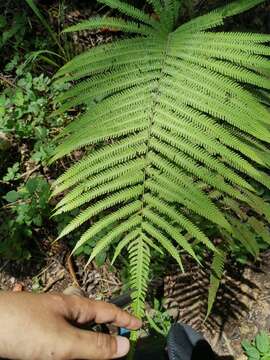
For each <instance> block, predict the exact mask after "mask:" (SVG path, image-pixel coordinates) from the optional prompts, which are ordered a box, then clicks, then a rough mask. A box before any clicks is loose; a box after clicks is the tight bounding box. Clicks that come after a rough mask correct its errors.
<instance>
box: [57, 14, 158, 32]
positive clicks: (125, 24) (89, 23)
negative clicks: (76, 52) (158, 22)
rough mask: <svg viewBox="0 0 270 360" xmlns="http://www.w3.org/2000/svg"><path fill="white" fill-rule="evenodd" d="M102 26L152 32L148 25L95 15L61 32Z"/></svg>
mask: <svg viewBox="0 0 270 360" xmlns="http://www.w3.org/2000/svg"><path fill="white" fill-rule="evenodd" d="M102 28H106V29H107V28H108V29H116V30H118V31H123V32H128V33H137V34H141V35H151V34H152V33H153V31H152V29H151V28H150V27H148V26H144V25H139V24H138V23H136V22H131V21H124V20H122V19H117V18H110V17H106V18H104V17H95V18H91V19H89V20H84V21H82V22H80V23H79V24H77V25H73V26H70V27H68V28H66V29H64V31H63V32H65V33H68V32H75V31H82V30H97V29H98V30H99V29H102Z"/></svg>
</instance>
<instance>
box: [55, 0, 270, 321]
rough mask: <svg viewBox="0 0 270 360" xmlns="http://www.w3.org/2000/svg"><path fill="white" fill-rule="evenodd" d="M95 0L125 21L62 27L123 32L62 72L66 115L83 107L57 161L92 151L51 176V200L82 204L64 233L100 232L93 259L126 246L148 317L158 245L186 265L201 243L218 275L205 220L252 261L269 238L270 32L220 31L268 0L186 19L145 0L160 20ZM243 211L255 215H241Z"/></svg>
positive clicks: (219, 261) (168, 5)
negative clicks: (265, 195) (266, 99)
mask: <svg viewBox="0 0 270 360" xmlns="http://www.w3.org/2000/svg"><path fill="white" fill-rule="evenodd" d="M99 2H100V3H102V4H104V5H108V6H110V7H111V8H113V9H116V10H118V12H120V13H122V14H123V15H125V19H119V18H112V17H96V18H92V19H89V20H88V21H84V22H82V23H80V24H78V25H75V26H73V27H71V28H68V29H67V30H66V31H79V30H84V29H94V30H95V29H100V28H101V29H102V28H106V29H112V30H113V29H116V30H117V31H119V32H120V31H121V32H123V33H127V34H126V36H125V37H124V38H123V37H122V38H121V39H119V40H116V41H114V42H112V43H110V44H104V45H100V46H97V47H95V48H93V49H90V50H88V51H86V52H85V53H83V54H80V55H79V56H77V57H75V58H74V59H73V60H71V61H70V62H69V63H67V64H66V65H65V66H64V67H63V68H62V69H60V71H59V72H58V73H57V75H56V77H57V81H58V82H60V83H66V82H72V83H73V86H72V87H71V88H70V89H69V90H67V91H66V92H64V93H63V94H61V95H60V96H59V97H58V99H57V101H58V102H60V103H61V106H60V108H59V110H58V112H64V111H66V110H69V109H71V108H74V107H77V106H79V105H84V106H85V107H86V111H85V112H84V113H83V114H82V115H81V116H80V117H79V118H78V119H75V120H74V121H73V122H72V123H71V124H69V125H68V126H67V127H66V128H65V130H64V131H63V133H62V134H61V136H60V137H59V141H60V144H59V145H58V147H57V149H56V152H55V155H54V158H53V160H57V159H59V158H61V157H63V156H65V155H68V154H70V153H71V152H72V151H74V150H76V149H79V148H82V147H83V148H85V149H86V151H87V154H86V155H85V156H84V158H83V159H81V160H80V161H78V162H77V163H75V164H74V165H72V166H71V167H70V169H69V170H67V171H66V172H65V173H64V174H63V175H62V176H60V177H59V178H58V180H57V181H56V182H55V184H54V195H58V194H60V193H64V197H63V198H62V200H61V201H60V202H59V203H58V205H57V207H56V212H55V213H56V214H61V213H64V212H68V211H72V210H74V209H78V208H79V209H81V211H80V213H79V215H78V216H77V217H75V218H74V219H73V220H72V221H71V222H70V223H69V224H68V225H67V226H66V228H65V229H64V230H63V231H62V232H61V234H60V236H59V237H63V236H65V235H67V234H69V233H71V232H72V231H74V230H75V229H77V228H78V227H79V226H81V225H84V227H83V228H85V226H86V227H87V228H86V231H84V232H83V234H82V236H81V238H80V240H79V241H78V243H77V245H76V247H75V250H77V249H79V248H80V247H81V246H83V245H84V244H88V243H89V244H91V242H93V241H94V239H96V238H97V236H98V235H99V234H100V233H101V232H102V234H104V235H103V236H102V237H101V238H100V240H99V241H98V242H97V243H96V245H95V247H94V249H93V251H92V253H91V256H90V259H89V261H92V260H93V259H94V258H95V257H96V256H97V255H98V254H100V253H101V252H102V251H104V249H107V248H108V247H109V246H113V247H114V248H115V258H116V257H117V255H119V254H120V253H121V252H122V251H124V249H127V250H128V253H129V259H130V274H131V287H132V288H134V289H135V291H134V293H133V299H134V301H133V309H134V313H135V314H136V315H137V316H143V313H144V302H145V295H146V291H147V282H148V279H149V269H150V266H151V265H150V261H151V252H153V251H162V252H167V253H168V254H170V255H171V256H172V257H173V258H174V259H175V261H176V262H177V263H178V264H179V266H180V267H181V268H183V264H182V261H181V251H186V252H187V253H188V254H190V256H192V257H193V258H195V259H196V260H197V261H199V259H198V257H197V254H196V253H195V250H194V249H195V247H194V246H193V243H196V244H198V243H201V244H202V245H203V246H205V248H207V249H209V250H210V251H212V252H213V253H214V254H216V255H215V257H214V259H215V260H214V262H213V267H215V264H216V265H217V266H216V267H217V272H218V276H219V273H220V272H221V271H222V267H223V260H225V255H223V254H220V252H219V251H218V250H216V248H215V246H214V245H213V243H212V241H211V240H210V239H209V238H208V237H207V236H206V234H205V233H204V232H203V231H202V230H201V229H200V228H199V227H198V221H197V220H198V218H201V219H206V221H208V222H210V223H213V224H215V225H217V226H218V227H219V229H221V232H222V233H223V234H224V239H225V240H226V239H227V241H228V242H229V241H230V239H234V240H235V241H241V243H242V244H243V245H244V246H245V247H246V248H247V249H248V251H249V252H251V253H252V254H253V255H255V256H256V255H257V252H258V251H257V249H258V245H257V242H256V234H259V235H260V236H261V232H262V231H263V232H264V233H267V234H268V232H267V228H266V226H265V225H266V223H267V222H268V221H269V220H270V207H269V205H268V204H267V203H265V202H264V201H263V200H262V199H261V198H260V196H259V194H258V193H257V192H256V189H255V188H256V186H255V185H256V184H261V186H263V187H265V188H268V189H269V188H270V179H269V177H268V175H267V174H266V173H265V169H266V168H267V167H268V166H269V164H270V152H269V149H268V145H267V144H268V143H269V142H270V131H269V124H270V115H269V110H268V109H267V107H266V106H265V105H264V104H263V102H262V101H261V99H262V96H260V94H261V93H260V92H259V91H260V90H263V91H264V93H265V94H268V90H269V89H270V82H269V74H270V65H269V60H268V57H269V55H270V48H269V46H268V45H267V43H268V42H269V41H270V36H269V35H263V34H255V33H237V32H228V33H225V32H220V31H216V29H215V28H216V27H218V26H220V25H222V24H223V21H224V19H225V18H227V17H229V16H233V15H236V14H239V13H241V12H243V11H246V10H248V9H250V8H252V7H253V6H255V5H258V4H260V3H262V2H263V0H240V1H236V2H233V3H231V4H229V5H227V6H225V7H223V8H221V9H218V10H216V11H213V12H211V13H209V14H207V15H203V16H200V17H198V18H195V19H192V20H191V21H189V22H187V23H185V24H180V25H179V23H178V14H179V11H180V7H181V1H180V0H164V1H161V0H147V1H146V2H147V3H148V5H149V6H151V7H152V11H151V13H152V14H153V13H154V16H153V15H151V16H150V15H149V14H148V13H145V12H143V11H142V10H140V9H138V8H135V7H134V6H132V5H130V4H128V3H127V2H125V1H123V0H122V1H120V0H99ZM213 29H215V31H213ZM243 208H248V209H250V210H249V211H250V213H251V214H253V215H252V216H251V217H250V216H248V215H247V214H246V213H244V215H245V216H246V217H241V216H240V215H239V214H241V212H244V211H243ZM194 215H196V221H195V220H194V218H195V216H194ZM244 215H243V216H244ZM251 218H252V219H253V220H251ZM90 220H91V221H90ZM243 228H244V229H245V230H243ZM263 238H264V240H265V241H268V242H270V240H269V237H268V236H267V235H264V236H263ZM180 250H181V251H180ZM217 254H219V255H217ZM114 260H115V259H114ZM215 289H217V284H216V283H215V284H214V289H212V292H210V300H209V303H210V307H211V306H212V305H211V303H212V297H213V296H214V293H215V292H216V290H215ZM211 294H213V295H211ZM209 311H210V310H209Z"/></svg>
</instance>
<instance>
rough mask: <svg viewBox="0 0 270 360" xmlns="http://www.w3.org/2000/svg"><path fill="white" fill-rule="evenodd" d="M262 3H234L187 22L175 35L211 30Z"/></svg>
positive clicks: (250, 0)
mask: <svg viewBox="0 0 270 360" xmlns="http://www.w3.org/2000/svg"><path fill="white" fill-rule="evenodd" d="M263 2H264V0H238V1H234V2H232V3H231V4H228V5H225V6H224V7H222V8H220V9H217V10H214V11H212V12H210V13H208V14H206V15H203V16H199V17H198V18H196V19H193V20H191V21H189V22H188V23H186V24H184V25H182V26H180V27H179V28H178V29H177V30H176V33H183V32H188V31H190V32H198V31H203V30H209V29H212V28H214V27H217V26H220V25H223V23H224V22H223V21H224V19H225V18H227V17H230V16H234V15H237V14H240V13H242V12H244V11H247V10H249V9H251V8H253V7H254V6H256V5H259V4H261V3H263Z"/></svg>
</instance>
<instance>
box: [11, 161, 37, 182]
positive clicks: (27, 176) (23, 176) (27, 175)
mask: <svg viewBox="0 0 270 360" xmlns="http://www.w3.org/2000/svg"><path fill="white" fill-rule="evenodd" d="M39 169H40V165H37V166H35V167H34V168H33V169H31V170H28V171H26V172H24V173H23V174H21V175H20V176H19V177H18V178H17V180H18V179H23V178H24V179H25V181H26V180H28V179H29V177H30V176H31V175H32V174H33V173H34V172H36V171H37V170H39Z"/></svg>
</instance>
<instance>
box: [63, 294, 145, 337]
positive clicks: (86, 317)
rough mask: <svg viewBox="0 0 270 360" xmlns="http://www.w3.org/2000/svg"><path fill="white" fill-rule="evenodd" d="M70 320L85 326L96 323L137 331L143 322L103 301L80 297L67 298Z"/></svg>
mask: <svg viewBox="0 0 270 360" xmlns="http://www.w3.org/2000/svg"><path fill="white" fill-rule="evenodd" d="M66 301H67V304H68V308H69V311H70V313H69V319H70V320H74V321H77V322H78V323H80V324H84V323H87V322H90V321H94V322H95V323H97V324H105V323H113V324H114V325H116V326H118V327H124V328H126V329H130V330H137V329H139V328H140V327H141V326H142V321H141V320H139V319H138V318H136V317H135V316H132V315H130V314H129V313H128V312H126V311H124V310H122V309H120V308H119V307H117V306H115V305H113V304H109V303H106V302H103V301H95V300H89V299H85V298H80V297H78V296H67V299H66Z"/></svg>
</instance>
